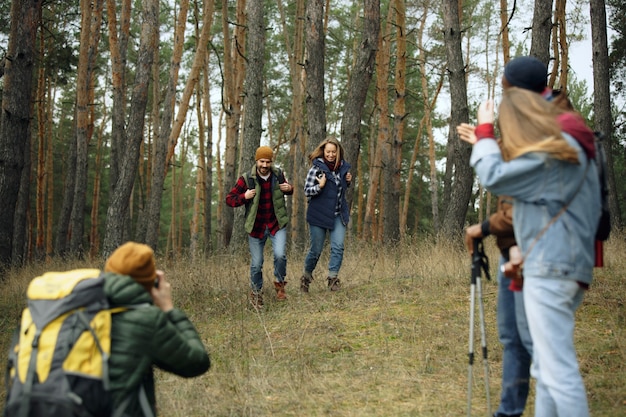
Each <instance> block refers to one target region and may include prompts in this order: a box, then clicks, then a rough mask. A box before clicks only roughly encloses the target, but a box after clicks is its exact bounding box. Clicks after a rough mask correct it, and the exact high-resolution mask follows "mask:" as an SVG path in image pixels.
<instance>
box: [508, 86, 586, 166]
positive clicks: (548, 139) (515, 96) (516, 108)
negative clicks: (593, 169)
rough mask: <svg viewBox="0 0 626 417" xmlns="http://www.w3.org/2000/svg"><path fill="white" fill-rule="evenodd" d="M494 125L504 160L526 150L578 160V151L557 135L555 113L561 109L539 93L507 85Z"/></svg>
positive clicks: (563, 159)
mask: <svg viewBox="0 0 626 417" xmlns="http://www.w3.org/2000/svg"><path fill="white" fill-rule="evenodd" d="M498 113H499V114H498V127H499V128H500V134H501V136H502V142H501V148H502V155H503V156H504V159H505V160H511V159H514V158H517V157H518V156H521V155H524V154H527V153H529V152H545V153H547V154H549V155H550V156H551V157H552V158H554V159H558V160H561V161H566V162H571V163H575V164H578V163H579V161H578V152H577V151H576V149H574V148H573V147H572V146H570V144H569V143H567V141H566V140H565V138H564V137H563V136H562V135H561V126H560V125H559V124H558V122H557V120H556V117H557V116H558V115H559V114H561V113H563V110H561V109H559V108H557V107H556V106H554V105H553V104H551V103H550V102H548V101H546V100H545V99H544V98H543V97H542V96H541V95H539V94H537V93H534V92H531V91H528V90H524V89H521V88H515V87H511V88H508V89H506V90H505V91H504V93H503V96H502V102H501V103H500V107H499V110H498Z"/></svg>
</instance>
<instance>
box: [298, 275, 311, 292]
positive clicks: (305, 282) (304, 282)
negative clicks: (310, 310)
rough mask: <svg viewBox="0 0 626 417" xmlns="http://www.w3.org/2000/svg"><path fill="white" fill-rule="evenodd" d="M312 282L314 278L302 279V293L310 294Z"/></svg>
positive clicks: (304, 277) (305, 277)
mask: <svg viewBox="0 0 626 417" xmlns="http://www.w3.org/2000/svg"><path fill="white" fill-rule="evenodd" d="M311 281H313V277H307V276H306V275H302V278H300V291H302V292H306V293H308V292H309V284H310V283H311Z"/></svg>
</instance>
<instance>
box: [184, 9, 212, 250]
mask: <svg viewBox="0 0 626 417" xmlns="http://www.w3.org/2000/svg"><path fill="white" fill-rule="evenodd" d="M214 13H215V3H214V2H212V1H210V2H204V8H203V10H202V29H200V28H199V27H198V25H199V24H200V19H201V17H200V13H199V10H198V2H197V1H195V2H194V21H195V22H196V27H195V34H196V38H197V39H199V41H198V48H200V49H202V51H203V53H201V54H200V56H199V57H198V58H195V57H194V67H195V66H196V65H197V66H198V75H197V78H198V80H197V82H196V83H195V88H194V90H195V94H196V117H197V118H198V169H197V176H196V192H195V195H194V204H193V217H192V225H191V232H190V238H191V242H190V252H191V255H192V256H193V257H195V256H196V254H197V253H198V252H199V249H200V237H201V236H200V230H201V228H202V229H204V228H206V227H207V225H208V227H209V231H208V234H207V233H206V231H205V234H204V250H205V252H209V251H210V250H211V222H210V221H209V222H201V221H200V219H201V215H202V214H203V212H202V211H201V210H202V209H203V208H206V207H205V205H206V204H207V202H210V201H211V197H210V195H207V194H206V189H207V183H206V180H207V165H208V163H209V158H211V155H212V150H211V146H212V145H210V144H211V111H210V110H211V109H210V89H211V88H210V85H209V83H208V80H207V78H206V74H207V73H208V71H209V69H208V59H207V55H208V51H207V45H208V43H209V42H210V41H211V39H212V37H211V34H210V32H211V31H210V30H209V28H210V27H211V26H212V24H213V14H214ZM205 32H206V33H207V34H206V36H205V35H204V33H205ZM196 54H197V53H196ZM196 59H197V61H198V63H197V64H196V63H195V62H196ZM205 121H206V123H207V125H208V126H207V127H205ZM205 137H206V138H207V139H208V142H209V143H208V144H207V147H206V148H205V142H204V141H205ZM208 215H209V219H210V218H211V210H210V206H209V210H208ZM207 236H208V240H207Z"/></svg>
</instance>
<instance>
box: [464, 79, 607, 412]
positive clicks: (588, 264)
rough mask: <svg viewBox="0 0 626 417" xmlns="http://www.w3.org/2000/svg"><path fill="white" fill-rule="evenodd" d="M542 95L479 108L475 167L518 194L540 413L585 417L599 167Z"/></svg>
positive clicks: (471, 139) (483, 178)
mask: <svg viewBox="0 0 626 417" xmlns="http://www.w3.org/2000/svg"><path fill="white" fill-rule="evenodd" d="M560 113H561V111H560V110H558V109H557V108H556V107H555V106H553V105H551V104H550V103H548V102H547V101H546V100H544V99H543V98H542V97H541V96H539V95H538V94H535V93H532V92H529V91H526V90H522V89H519V88H511V89H508V90H507V91H505V92H504V94H503V97H502V102H501V104H500V107H499V116H498V126H499V128H500V134H501V141H502V142H501V146H498V143H497V142H496V140H495V139H494V137H495V135H494V129H493V122H494V106H493V101H490V100H489V101H487V102H485V103H483V104H481V105H480V107H479V109H478V117H477V118H478V123H479V126H478V127H477V128H476V130H475V136H471V135H463V133H462V132H463V129H462V126H463V125H461V126H460V127H459V129H458V131H459V133H460V136H461V139H462V140H465V141H466V142H468V143H470V144H472V145H474V147H473V150H472V156H471V159H470V164H471V165H472V166H473V167H474V169H475V171H476V174H477V175H478V177H479V179H480V182H481V184H482V185H483V186H484V187H485V188H487V189H488V190H490V191H491V192H493V193H495V194H499V195H509V196H511V197H512V198H513V229H514V230H515V237H516V240H517V243H518V245H519V246H520V249H521V251H522V254H523V259H524V261H523V276H524V283H523V285H524V291H523V297H524V307H525V309H526V315H527V318H528V326H529V330H530V335H531V338H532V341H533V363H532V367H531V374H532V375H533V377H535V378H536V380H537V384H536V396H535V416H537V417H544V416H545V417H547V416H551V417H556V416H558V417H565V416H567V417H588V416H589V407H588V403H587V396H586V393H585V387H584V383H583V380H582V377H581V374H580V370H579V367H578V360H577V358H576V351H575V348H574V314H575V311H576V309H577V308H578V306H579V305H580V303H581V301H582V299H583V295H584V291H585V289H587V288H588V287H589V285H590V283H591V280H592V271H593V265H594V236H595V232H596V227H597V224H598V219H599V217H600V188H599V184H598V176H597V172H596V164H595V162H594V160H593V159H590V158H588V157H587V155H586V154H585V150H584V149H583V148H582V147H581V146H580V144H579V143H578V142H577V141H576V140H575V139H574V138H573V137H572V136H571V135H569V134H567V133H565V132H562V131H561V128H560V125H559V124H558V123H556V118H557V117H558V116H559V114H560Z"/></svg>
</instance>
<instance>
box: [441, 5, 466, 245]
mask: <svg viewBox="0 0 626 417" xmlns="http://www.w3.org/2000/svg"><path fill="white" fill-rule="evenodd" d="M443 20H444V43H445V47H446V56H447V58H448V68H447V72H448V80H449V82H450V107H451V111H450V125H449V130H448V156H447V164H448V165H449V167H447V168H449V169H450V170H451V171H450V172H452V173H453V175H452V177H451V182H450V188H449V189H448V190H446V191H447V192H448V195H449V197H447V202H448V204H447V206H445V210H446V211H445V214H444V217H443V223H442V229H441V232H442V234H443V236H444V237H447V238H449V239H458V238H459V237H460V235H461V232H462V231H463V225H464V222H465V215H466V213H467V206H468V203H469V199H470V196H471V193H472V184H473V182H474V175H473V172H472V169H471V167H470V165H469V158H470V154H471V147H470V146H469V145H467V144H466V143H461V141H460V140H459V138H458V136H457V135H456V131H455V129H456V126H458V125H459V124H460V123H467V122H468V120H469V110H468V106H467V85H466V84H465V66H464V64H463V52H462V50H461V30H460V25H459V5H458V1H457V0H444V1H443Z"/></svg>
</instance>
